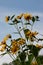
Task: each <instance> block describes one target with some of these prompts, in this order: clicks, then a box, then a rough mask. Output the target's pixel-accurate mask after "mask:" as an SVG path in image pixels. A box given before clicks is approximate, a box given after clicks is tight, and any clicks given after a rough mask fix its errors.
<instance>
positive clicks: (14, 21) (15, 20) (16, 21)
mask: <svg viewBox="0 0 43 65" xmlns="http://www.w3.org/2000/svg"><path fill="white" fill-rule="evenodd" d="M12 22H13V23H14V24H17V23H20V21H19V20H17V19H16V18H15V19H14V20H13V21H12Z"/></svg>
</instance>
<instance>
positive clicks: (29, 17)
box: [23, 13, 32, 21]
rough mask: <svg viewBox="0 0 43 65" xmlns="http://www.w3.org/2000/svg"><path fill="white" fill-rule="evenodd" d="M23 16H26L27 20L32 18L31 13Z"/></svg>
mask: <svg viewBox="0 0 43 65" xmlns="http://www.w3.org/2000/svg"><path fill="white" fill-rule="evenodd" d="M23 16H24V19H25V20H27V21H29V20H31V19H32V15H31V14H28V13H25V14H24V15H23Z"/></svg>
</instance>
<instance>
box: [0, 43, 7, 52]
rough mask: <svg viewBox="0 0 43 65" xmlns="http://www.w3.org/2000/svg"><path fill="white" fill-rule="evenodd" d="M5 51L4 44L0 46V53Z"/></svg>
mask: <svg viewBox="0 0 43 65" xmlns="http://www.w3.org/2000/svg"><path fill="white" fill-rule="evenodd" d="M5 49H6V44H2V45H1V46H0V51H1V52H3V51H4V50H5Z"/></svg>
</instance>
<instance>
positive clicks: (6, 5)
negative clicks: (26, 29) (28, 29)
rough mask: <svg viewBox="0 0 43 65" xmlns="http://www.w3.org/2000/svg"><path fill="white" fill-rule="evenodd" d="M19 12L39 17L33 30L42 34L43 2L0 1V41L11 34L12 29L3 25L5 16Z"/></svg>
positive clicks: (32, 0)
mask: <svg viewBox="0 0 43 65" xmlns="http://www.w3.org/2000/svg"><path fill="white" fill-rule="evenodd" d="M21 12H29V13H32V14H33V15H39V17H40V22H37V23H36V24H35V29H36V30H37V31H39V32H41V33H43V30H42V29H43V0H0V41H1V40H2V39H3V37H4V36H5V35H6V34H8V33H12V32H13V30H12V29H14V27H12V26H9V25H8V24H7V23H5V20H4V19H5V16H6V15H13V14H19V13H21Z"/></svg>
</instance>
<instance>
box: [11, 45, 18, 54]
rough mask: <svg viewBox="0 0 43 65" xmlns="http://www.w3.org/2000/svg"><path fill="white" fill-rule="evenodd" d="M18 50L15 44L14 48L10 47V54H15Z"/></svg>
mask: <svg viewBox="0 0 43 65" xmlns="http://www.w3.org/2000/svg"><path fill="white" fill-rule="evenodd" d="M18 50H19V47H18V46H17V45H16V44H15V46H14V45H12V47H11V52H12V53H13V54H15V53H16V52H17V51H18Z"/></svg>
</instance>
